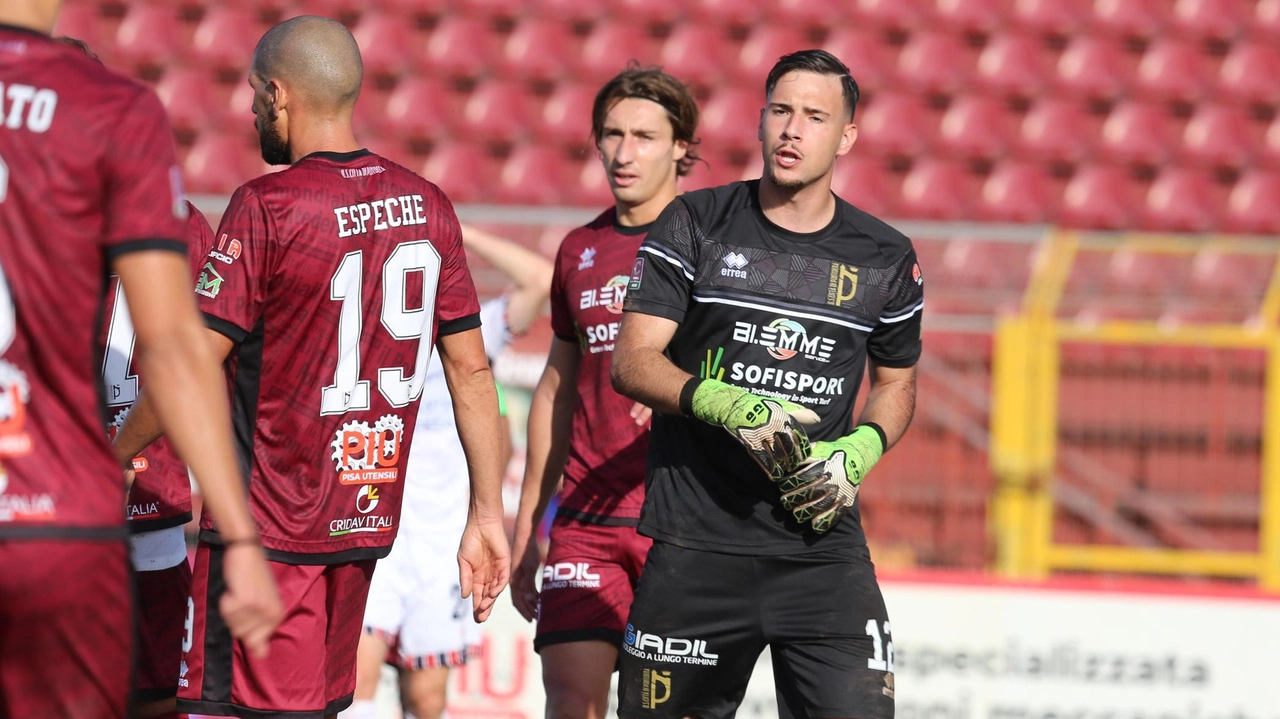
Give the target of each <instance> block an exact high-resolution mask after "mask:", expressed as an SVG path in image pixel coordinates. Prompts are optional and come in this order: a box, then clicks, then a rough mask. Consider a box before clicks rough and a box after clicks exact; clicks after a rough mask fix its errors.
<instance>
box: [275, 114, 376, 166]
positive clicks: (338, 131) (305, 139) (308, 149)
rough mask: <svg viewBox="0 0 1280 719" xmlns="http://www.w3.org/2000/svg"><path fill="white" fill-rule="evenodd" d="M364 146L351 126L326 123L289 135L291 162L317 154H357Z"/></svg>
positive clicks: (291, 131) (291, 130)
mask: <svg viewBox="0 0 1280 719" xmlns="http://www.w3.org/2000/svg"><path fill="white" fill-rule="evenodd" d="M361 147H363V145H361V144H360V143H359V142H357V141H356V136H355V133H353V132H352V131H351V127H350V126H349V125H347V126H342V125H338V124H336V123H324V124H319V125H314V126H311V127H306V128H303V129H302V130H301V131H294V130H293V128H290V133H289V155H290V157H289V161H290V162H297V161H298V160H301V159H302V158H304V157H306V156H307V155H311V154H314V153H317V152H355V151H356V150H359V149H360V148H361Z"/></svg>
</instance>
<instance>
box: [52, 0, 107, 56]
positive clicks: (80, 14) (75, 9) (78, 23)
mask: <svg viewBox="0 0 1280 719" xmlns="http://www.w3.org/2000/svg"><path fill="white" fill-rule="evenodd" d="M102 26H103V17H102V12H101V11H100V10H99V9H98V4H97V3H66V4H64V5H63V6H62V11H61V12H59V13H58V24H57V25H55V26H54V28H53V34H54V35H66V36H68V37H74V38H76V39H77V40H84V41H85V42H86V43H87V44H88V45H89V49H91V50H93V51H94V52H99V50H100V49H102V48H103V42H102Z"/></svg>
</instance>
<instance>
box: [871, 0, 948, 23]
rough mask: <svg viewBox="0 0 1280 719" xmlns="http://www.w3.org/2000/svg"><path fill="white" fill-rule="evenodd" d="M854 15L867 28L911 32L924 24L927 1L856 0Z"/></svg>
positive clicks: (927, 6)
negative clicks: (856, 7) (856, 5)
mask: <svg viewBox="0 0 1280 719" xmlns="http://www.w3.org/2000/svg"><path fill="white" fill-rule="evenodd" d="M857 2H858V9H857V11H856V12H855V13H854V15H855V16H856V17H857V18H858V20H859V21H860V22H864V23H866V24H867V25H868V26H869V27H879V28H883V29H887V30H913V29H915V28H917V27H919V26H920V25H921V24H923V23H924V20H925V18H926V16H927V14H928V8H929V7H930V5H931V3H930V2H929V0H857Z"/></svg>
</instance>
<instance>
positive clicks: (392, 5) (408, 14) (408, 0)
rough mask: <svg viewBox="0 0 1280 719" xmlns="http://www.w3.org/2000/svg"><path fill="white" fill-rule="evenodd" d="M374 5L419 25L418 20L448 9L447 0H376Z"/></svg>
mask: <svg viewBox="0 0 1280 719" xmlns="http://www.w3.org/2000/svg"><path fill="white" fill-rule="evenodd" d="M357 1H358V0H357ZM375 7H376V8H377V9H378V10H381V11H382V12H385V13H390V14H393V15H399V16H401V17H403V18H405V20H406V21H407V22H409V23H411V24H412V25H418V26H421V24H420V23H419V22H418V20H420V19H423V18H435V17H439V16H441V15H443V14H444V13H445V11H447V10H448V9H449V0H377V3H376V5H375Z"/></svg>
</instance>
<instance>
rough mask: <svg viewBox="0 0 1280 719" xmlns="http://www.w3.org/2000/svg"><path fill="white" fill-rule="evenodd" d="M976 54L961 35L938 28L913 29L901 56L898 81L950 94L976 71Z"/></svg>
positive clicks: (926, 89)
mask: <svg viewBox="0 0 1280 719" xmlns="http://www.w3.org/2000/svg"><path fill="white" fill-rule="evenodd" d="M973 64H974V63H973V58H972V57H971V56H970V52H969V49H968V48H967V47H965V45H964V41H963V39H962V38H961V37H960V36H959V35H955V34H952V33H948V32H942V31H937V30H927V31H922V32H918V33H913V34H912V35H911V37H910V38H908V40H907V44H906V45H904V46H903V47H902V53H901V54H900V55H899V56H898V76H897V77H898V81H899V82H901V83H902V84H904V85H906V86H907V87H908V88H912V89H915V90H918V91H921V92H929V93H940V94H944V95H950V94H953V93H955V92H957V91H958V90H960V89H961V88H962V87H963V86H964V85H965V83H966V82H967V81H968V80H969V77H970V76H971V75H972V72H973Z"/></svg>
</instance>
